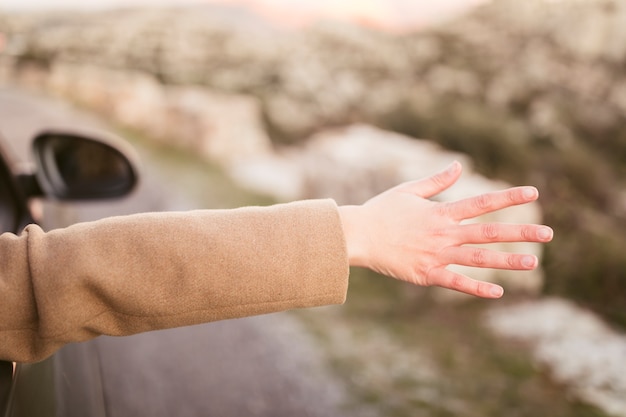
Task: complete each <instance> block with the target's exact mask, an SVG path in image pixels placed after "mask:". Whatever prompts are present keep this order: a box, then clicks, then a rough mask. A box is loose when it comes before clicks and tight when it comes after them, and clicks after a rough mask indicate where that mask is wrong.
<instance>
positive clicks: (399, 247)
mask: <svg viewBox="0 0 626 417" xmlns="http://www.w3.org/2000/svg"><path fill="white" fill-rule="evenodd" d="M460 175H461V165H460V164H459V163H458V162H455V163H453V164H452V165H450V167H448V168H447V169H446V170H445V171H442V172H440V173H438V174H436V175H433V176H431V177H429V178H426V179H424V180H420V181H414V182H409V183H405V184H401V185H399V186H397V187H394V188H392V189H390V190H388V191H386V192H384V193H382V194H380V195H378V196H376V197H374V198H372V199H371V200H369V201H367V202H366V203H365V204H363V205H361V206H342V207H340V208H339V210H340V214H341V218H342V223H343V227H344V233H345V235H346V241H347V246H348V257H349V262H350V264H351V265H353V266H362V267H366V268H369V269H372V270H374V271H376V272H379V273H381V274H384V275H387V276H390V277H393V278H397V279H399V280H403V281H407V282H411V283H413V284H417V285H427V286H428V285H436V286H440V287H444V288H450V289H454V290H457V291H461V292H465V293H468V294H472V295H476V296H479V297H486V298H499V297H501V296H502V294H503V293H504V290H503V289H502V287H500V286H498V285H495V284H491V283H487V282H481V281H475V280H472V279H471V278H469V277H466V276H463V275H460V274H457V273H454V272H451V271H449V270H447V269H446V266H447V265H449V264H459V265H467V266H476V267H482V268H497V269H517V270H531V269H534V268H536V267H537V264H538V260H537V258H536V257H534V256H532V255H524V254H510V253H501V252H494V251H490V250H487V249H483V248H476V247H466V246H463V245H465V244H482V243H493V242H541V243H545V242H549V241H550V240H551V239H552V235H553V232H552V229H550V228H549V227H547V226H540V225H532V224H526V225H513V224H468V225H461V224H460V222H461V221H462V220H466V219H470V218H474V217H477V216H480V215H482V214H486V213H490V212H493V211H497V210H500V209H503V208H506V207H509V206H513V205H518V204H525V203H529V202H532V201H535V200H536V199H537V198H538V196H539V194H538V192H537V189H535V188H534V187H516V188H511V189H508V190H504V191H500V192H495V193H491V194H485V195H480V196H476V197H473V198H469V199H465V200H461V201H456V202H448V203H437V202H433V201H430V200H427V198H429V197H432V196H434V195H436V194H438V193H440V192H442V191H444V190H445V189H447V188H449V187H450V186H452V185H453V184H454V183H455V182H456V180H457V179H458V178H459V176H460Z"/></svg>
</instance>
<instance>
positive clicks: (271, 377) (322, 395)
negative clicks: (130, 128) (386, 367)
mask: <svg viewBox="0 0 626 417" xmlns="http://www.w3.org/2000/svg"><path fill="white" fill-rule="evenodd" d="M63 126H68V127H75V126H84V127H91V128H92V127H97V128H102V129H107V125H106V124H105V123H103V122H102V121H101V120H98V119H97V118H96V117H93V116H91V115H89V114H86V113H84V112H80V111H78V110H76V109H74V108H72V107H71V106H68V105H65V104H63V103H60V102H57V101H52V100H50V99H47V98H43V97H39V96H35V95H33V94H26V93H24V92H19V91H17V90H13V89H7V88H2V87H0V133H1V134H2V136H3V137H4V138H6V139H7V140H8V141H9V143H8V145H9V147H10V150H11V152H12V153H13V154H14V155H16V156H17V157H18V158H19V159H20V160H28V157H29V156H28V155H29V146H30V140H31V138H32V136H33V135H34V134H35V133H36V132H37V131H39V130H41V129H44V128H49V127H63ZM144 164H149V161H144ZM146 171H150V170H149V169H148V170H146ZM163 181H166V179H165V180H164V179H163V178H159V179H155V178H150V177H148V178H145V177H144V178H143V181H142V184H141V186H140V188H139V190H138V191H137V192H136V193H135V194H134V195H133V196H132V197H131V198H128V199H125V200H123V201H117V202H114V203H109V204H98V205H94V204H89V205H85V204H82V205H79V206H76V207H69V206H67V205H58V204H57V205H46V213H47V217H48V218H49V217H51V216H52V217H55V218H56V220H55V219H53V220H54V221H55V222H56V223H58V222H59V221H63V222H68V221H83V220H91V219H95V218H98V217H103V216H107V215H112V214H121V213H131V212H138V211H151V210H167V209H170V208H172V207H173V206H175V208H176V209H180V208H181V206H185V205H187V204H189V205H190V207H189V208H193V207H191V205H192V203H188V202H185V201H184V197H183V198H182V200H181V198H177V199H176V201H171V198H169V197H168V198H167V200H164V198H165V197H164V196H165V193H163V192H159V190H162V189H163V188H164V187H165V184H163ZM181 195H182V194H181ZM315 343H316V342H315V341H314V340H313V339H312V338H311V337H310V336H309V335H308V334H307V333H306V331H305V330H304V329H303V327H302V325H301V324H300V323H299V322H298V321H297V319H295V318H294V317H293V316H291V315H289V314H284V313H281V314H272V315H267V316H260V317H254V318H248V319H239V320H230V321H223V322H217V323H209V324H206V325H200V326H193V327H187V328H180V329H173V330H166V331H156V332H151V333H145V334H140V335H135V336H130V337H124V338H112V337H100V338H97V339H95V340H93V341H90V342H87V343H82V344H77V345H70V346H68V347H67V348H64V349H63V350H62V351H61V352H60V354H59V355H58V356H57V357H56V358H55V359H54V361H53V363H54V364H55V381H56V383H57V388H56V393H57V396H59V398H57V399H56V407H57V409H58V410H59V412H60V413H61V414H64V415H87V414H85V412H84V410H82V411H81V410H80V409H79V408H77V407H79V406H80V404H82V403H86V402H90V403H91V405H90V406H89V407H92V409H91V411H90V413H89V414H90V415H92V416H95V415H107V416H128V417H130V416H151V417H160V416H163V417H165V416H167V417H172V416H178V417H183V416H224V417H230V416H233V417H234V416H237V417H243V416H273V417H281V416H299V417H305V416H340V415H342V411H341V404H342V402H343V401H344V400H345V393H344V390H343V383H342V382H341V381H338V380H337V379H335V378H334V377H333V376H332V375H331V374H330V373H329V372H328V371H327V368H326V366H327V365H326V364H325V362H324V359H323V357H322V356H321V354H320V350H319V349H318V348H317V347H316V344H315ZM85 378H86V379H87V381H88V382H85ZM72 396H73V398H72ZM94 404H95V405H94ZM83 405H84V404H83ZM94 407H95V408H94ZM344 411H345V410H344Z"/></svg>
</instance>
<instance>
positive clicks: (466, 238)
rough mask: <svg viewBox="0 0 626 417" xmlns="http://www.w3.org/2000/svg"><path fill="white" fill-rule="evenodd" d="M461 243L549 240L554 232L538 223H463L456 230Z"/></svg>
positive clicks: (539, 241)
mask: <svg viewBox="0 0 626 417" xmlns="http://www.w3.org/2000/svg"><path fill="white" fill-rule="evenodd" d="M452 233H454V234H455V237H456V239H457V241H458V243H459V244H465V243H476V244H480V243H493V242H538V243H542V242H549V241H551V240H552V237H553V235H554V232H553V231H552V229H551V228H550V227H548V226H542V225H536V224H504V223H481V224H476V223H474V224H466V225H461V226H459V227H458V228H457V229H455V231H454V232H452Z"/></svg>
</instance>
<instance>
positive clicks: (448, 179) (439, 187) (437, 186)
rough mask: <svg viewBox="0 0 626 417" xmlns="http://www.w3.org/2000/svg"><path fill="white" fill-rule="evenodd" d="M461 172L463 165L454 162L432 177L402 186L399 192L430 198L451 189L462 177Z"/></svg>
mask: <svg viewBox="0 0 626 417" xmlns="http://www.w3.org/2000/svg"><path fill="white" fill-rule="evenodd" d="M461 171H462V166H461V163H460V162H458V161H454V162H452V163H451V164H450V165H448V167H447V168H446V169H444V170H443V171H440V172H438V173H436V174H434V175H431V176H430V177H427V178H424V179H421V180H417V181H411V182H408V183H406V184H402V185H401V186H400V188H399V191H403V192H409V193H411V194H415V195H418V196H420V197H423V198H429V197H432V196H434V195H436V194H439V193H441V192H442V191H444V190H446V189H448V188H450V187H451V186H452V185H453V184H454V183H455V182H456V181H457V180H458V179H459V177H460V176H461Z"/></svg>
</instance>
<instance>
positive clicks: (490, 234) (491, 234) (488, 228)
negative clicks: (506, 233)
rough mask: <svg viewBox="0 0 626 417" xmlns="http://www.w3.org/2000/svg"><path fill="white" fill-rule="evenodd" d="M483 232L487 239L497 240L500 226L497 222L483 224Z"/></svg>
mask: <svg viewBox="0 0 626 417" xmlns="http://www.w3.org/2000/svg"><path fill="white" fill-rule="evenodd" d="M482 234H483V236H484V237H485V239H488V240H496V239H497V238H498V236H499V233H498V227H497V226H496V225H495V224H491V223H489V224H484V225H482Z"/></svg>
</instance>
